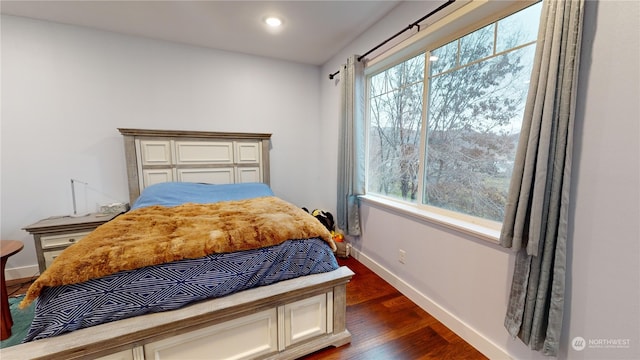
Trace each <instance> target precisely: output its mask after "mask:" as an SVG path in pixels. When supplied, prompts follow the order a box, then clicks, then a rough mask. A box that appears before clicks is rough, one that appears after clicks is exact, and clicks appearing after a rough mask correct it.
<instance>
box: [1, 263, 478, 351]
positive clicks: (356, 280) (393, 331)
mask: <svg viewBox="0 0 640 360" xmlns="http://www.w3.org/2000/svg"><path fill="white" fill-rule="evenodd" d="M338 262H339V263H340V265H346V266H348V267H349V268H350V269H351V270H353V272H354V273H355V275H354V277H353V278H352V279H351V282H349V283H348V284H347V328H348V329H349V331H350V332H351V336H352V339H351V344H348V345H345V346H341V347H339V348H333V347H330V348H326V349H324V350H320V351H317V352H315V353H313V354H311V355H307V356H305V357H303V358H302V359H304V360H316V359H317V360H319V359H322V360H346V359H349V360H351V359H353V360H378V359H379V360H387V359H389V360H427V359H438V360H447V359H465V360H475V359H487V358H486V357H485V356H483V355H482V354H481V353H480V352H478V351H477V350H476V349H475V348H473V347H472V346H471V345H469V344H468V343H466V342H465V341H464V340H462V339H461V338H460V337H459V336H457V335H456V334H455V333H453V332H452V331H451V330H449V329H448V328H447V327H445V326H444V325H442V324H441V323H440V322H438V321H437V320H436V319H435V318H434V317H432V316H431V315H429V314H428V313H427V312H425V311H424V310H422V309H421V308H420V307H418V306H417V305H416V304H414V303H413V302H412V301H411V300H409V299H408V298H407V297H405V296H403V295H402V294H401V293H400V292H398V291H397V290H396V289H395V288H393V287H392V286H391V285H389V284H388V283H387V282H386V281H384V280H383V279H382V278H380V277H379V276H378V275H376V274H375V273H373V272H372V271H371V270H369V269H368V268H366V267H365V266H364V265H362V264H361V263H360V262H358V261H357V260H355V259H353V258H348V259H342V258H340V259H338ZM31 281H32V280H31V279H20V280H11V281H7V292H8V294H9V296H16V295H19V294H24V293H25V292H26V291H27V289H28V287H29V285H30V284H31Z"/></svg>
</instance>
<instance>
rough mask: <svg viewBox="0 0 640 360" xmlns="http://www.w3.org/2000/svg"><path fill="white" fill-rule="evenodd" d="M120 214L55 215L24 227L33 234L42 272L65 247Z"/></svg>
mask: <svg viewBox="0 0 640 360" xmlns="http://www.w3.org/2000/svg"><path fill="white" fill-rule="evenodd" d="M118 215H119V214H101V213H96V214H89V215H86V216H78V217H72V216H54V217H50V218H46V219H43V220H40V221H38V222H37V223H35V224H31V225H29V226H27V227H25V228H24V230H26V231H28V232H29V233H30V234H32V235H33V240H34V241H35V245H36V255H37V256H38V267H39V268H40V273H42V272H43V271H44V270H45V269H46V268H47V267H48V266H49V265H51V263H52V262H53V259H55V258H56V257H57V256H58V255H59V254H60V253H61V252H62V251H63V250H64V249H66V248H67V247H69V246H70V245H72V244H74V243H76V242H78V241H80V240H81V239H82V238H83V237H85V236H86V235H87V234H88V233H90V232H91V231H93V230H94V229H95V228H97V227H98V226H100V225H102V224H104V223H106V222H107V221H109V220H111V219H113V218H115V217H116V216H118Z"/></svg>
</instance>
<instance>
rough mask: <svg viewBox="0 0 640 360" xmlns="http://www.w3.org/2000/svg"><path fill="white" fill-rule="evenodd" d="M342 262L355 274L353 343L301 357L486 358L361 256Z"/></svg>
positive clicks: (350, 304) (350, 311) (350, 319)
mask: <svg viewBox="0 0 640 360" xmlns="http://www.w3.org/2000/svg"><path fill="white" fill-rule="evenodd" d="M339 263H340V265H346V266H348V267H349V268H350V269H351V270H352V271H353V272H354V273H355V275H354V277H353V278H352V279H351V282H349V283H348V284H347V329H349V331H350V332H351V337H352V338H351V344H348V345H345V346H341V347H339V348H327V349H324V350H321V351H318V352H316V353H314V354H311V355H308V356H305V357H304V358H303V359H305V360H312V359H322V360H327V359H362V360H365V359H366V360H372V359H380V360H386V359H393V360H409V359H411V360H415V359H439V360H444V359H486V357H485V356H484V355H482V354H481V353H480V352H478V351H477V350H476V349H475V348H473V347H472V346H471V345H469V344H468V343H466V342H465V341H464V340H462V339H461V338H460V337H459V336H458V335H456V334H455V333H453V332H452V331H451V330H449V329H448V328H447V327H445V326H444V325H442V324H441V323H440V322H438V320H436V319H435V318H434V317H433V316H431V315H429V314H428V313H427V312H425V311H424V310H422V309H421V308H420V307H418V306H417V305H416V304H414V303H413V302H412V301H411V300H409V299H408V298H407V297H406V296H404V295H402V294H401V293H400V292H398V290H396V289H395V288H393V287H392V286H391V285H389V283H387V282H386V281H384V280H383V279H382V278H380V277H379V276H378V275H376V274H375V273H373V272H372V271H371V270H369V269H368V268H366V267H365V266H364V265H362V264H361V263H360V262H358V261H357V260H355V259H353V258H349V259H342V258H340V259H339Z"/></svg>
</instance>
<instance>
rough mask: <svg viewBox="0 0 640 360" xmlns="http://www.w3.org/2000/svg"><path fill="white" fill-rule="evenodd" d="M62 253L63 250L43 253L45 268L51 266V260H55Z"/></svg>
mask: <svg viewBox="0 0 640 360" xmlns="http://www.w3.org/2000/svg"><path fill="white" fill-rule="evenodd" d="M63 251H64V249H63V250H54V251H45V252H44V253H43V255H44V262H45V264H47V267H49V266H51V263H52V262H53V260H55V259H56V258H57V257H58V255H60V253H62V252H63Z"/></svg>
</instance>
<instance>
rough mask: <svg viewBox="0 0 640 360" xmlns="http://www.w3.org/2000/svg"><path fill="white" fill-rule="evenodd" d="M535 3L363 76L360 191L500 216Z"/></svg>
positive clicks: (517, 130) (525, 78) (529, 64)
mask: <svg viewBox="0 0 640 360" xmlns="http://www.w3.org/2000/svg"><path fill="white" fill-rule="evenodd" d="M541 9H542V4H541V3H537V4H535V5H532V6H530V7H528V8H526V9H524V10H521V11H519V12H517V13H514V14H512V15H510V16H508V17H505V18H503V19H500V20H498V21H496V22H494V23H492V24H489V25H487V26H484V27H481V28H479V29H477V30H475V31H473V32H471V33H468V34H466V35H464V36H461V37H459V38H458V39H456V40H454V41H451V42H448V43H446V44H444V45H441V46H438V47H434V48H427V49H425V51H424V52H422V53H420V54H419V55H417V56H413V57H411V58H409V59H406V60H404V61H402V62H400V63H398V64H396V65H394V66H390V67H387V68H386V69H382V70H380V71H377V72H376V73H372V74H369V75H368V77H367V80H368V81H367V84H368V90H367V91H368V110H367V116H368V122H369V127H368V143H367V144H368V150H367V151H368V155H367V157H368V160H367V193H368V194H375V195H381V196H385V197H390V198H393V199H397V200H402V201H406V202H410V203H414V204H416V205H419V206H428V207H435V208H438V209H444V210H449V211H453V212H456V213H458V214H464V216H471V217H476V218H482V219H487V220H491V221H497V222H501V221H502V219H503V216H504V213H503V212H504V205H505V201H506V196H507V192H508V187H509V181H510V178H511V171H512V166H513V162H514V159H515V151H516V148H517V142H518V138H519V133H520V125H521V122H522V116H523V112H524V106H525V102H526V98H527V91H528V87H529V85H528V82H529V78H530V75H531V68H532V64H533V56H534V52H535V39H536V37H537V31H538V21H539V19H540V12H541Z"/></svg>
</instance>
